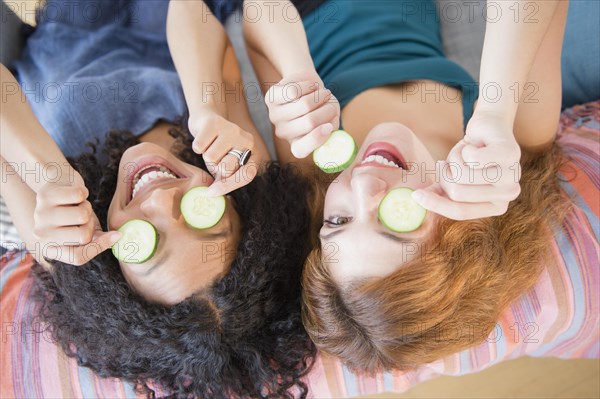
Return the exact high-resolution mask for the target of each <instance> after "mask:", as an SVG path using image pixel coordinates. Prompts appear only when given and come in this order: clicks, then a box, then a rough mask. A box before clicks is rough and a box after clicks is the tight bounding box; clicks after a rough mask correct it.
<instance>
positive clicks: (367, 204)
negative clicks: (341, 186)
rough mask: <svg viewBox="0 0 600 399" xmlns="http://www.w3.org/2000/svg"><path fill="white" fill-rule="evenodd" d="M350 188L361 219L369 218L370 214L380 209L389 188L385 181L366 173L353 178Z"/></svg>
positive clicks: (357, 215) (358, 216)
mask: <svg viewBox="0 0 600 399" xmlns="http://www.w3.org/2000/svg"><path fill="white" fill-rule="evenodd" d="M350 186H351V187H352V196H353V197H354V198H353V199H354V202H355V204H356V211H357V214H356V217H357V218H359V219H360V218H365V217H368V215H369V213H371V212H372V211H373V210H374V209H377V208H378V207H379V203H380V202H381V199H382V198H383V195H384V194H385V192H386V191H387V188H388V185H387V183H386V182H385V180H382V179H380V178H378V177H376V176H373V175H370V174H366V173H365V174H358V175H355V176H352V180H351V181H350Z"/></svg>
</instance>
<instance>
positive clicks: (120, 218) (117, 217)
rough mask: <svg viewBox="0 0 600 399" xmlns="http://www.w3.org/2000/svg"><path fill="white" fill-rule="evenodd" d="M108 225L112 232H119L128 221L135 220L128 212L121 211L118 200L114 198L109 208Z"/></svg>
mask: <svg viewBox="0 0 600 399" xmlns="http://www.w3.org/2000/svg"><path fill="white" fill-rule="evenodd" d="M107 219H108V220H107V223H108V228H109V229H110V230H117V229H118V228H119V227H121V226H122V225H123V224H124V223H125V222H127V221H128V220H131V219H134V217H133V216H132V215H129V213H128V212H127V211H123V210H121V209H119V206H118V204H117V201H116V199H115V198H114V197H113V200H112V202H111V203H110V206H109V208H108V213H107Z"/></svg>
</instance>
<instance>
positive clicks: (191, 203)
mask: <svg viewBox="0 0 600 399" xmlns="http://www.w3.org/2000/svg"><path fill="white" fill-rule="evenodd" d="M207 189H208V187H194V188H192V189H191V190H189V191H188V192H187V193H185V195H184V196H183V198H182V199H181V205H180V209H181V214H182V215H183V218H184V219H185V221H186V223H187V224H189V225H190V226H192V227H194V228H196V229H209V228H211V227H213V226H214V225H216V224H217V223H219V220H221V218H222V217H223V215H224V214H225V206H226V203H225V197H223V196H219V197H208V196H206V190H207Z"/></svg>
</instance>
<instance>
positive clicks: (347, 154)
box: [313, 130, 358, 173]
mask: <svg viewBox="0 0 600 399" xmlns="http://www.w3.org/2000/svg"><path fill="white" fill-rule="evenodd" d="M357 152H358V148H357V147H356V143H355V142H354V139H353V138H352V136H350V135H349V134H348V133H347V132H345V131H344V130H336V131H335V132H333V133H331V136H329V139H327V141H326V142H325V143H324V144H323V145H322V146H320V147H319V148H317V149H316V150H315V151H314V152H313V161H314V162H315V164H316V165H317V166H318V167H319V169H321V170H322V171H323V172H325V173H337V172H341V171H342V170H344V169H346V168H347V167H348V166H350V165H351V164H352V162H353V161H354V158H355V157H356V153H357Z"/></svg>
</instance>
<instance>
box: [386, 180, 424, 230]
mask: <svg viewBox="0 0 600 399" xmlns="http://www.w3.org/2000/svg"><path fill="white" fill-rule="evenodd" d="M413 191H414V190H413V189H411V188H408V187H400V188H395V189H393V190H391V191H390V192H389V193H387V194H386V196H385V197H383V200H381V203H380V204H379V211H378V215H379V220H380V221H381V223H383V225H384V226H385V227H387V228H388V229H390V230H392V231H395V232H398V233H408V232H410V231H415V230H416V229H418V228H419V227H420V226H421V224H423V221H424V220H425V215H427V210H426V209H425V208H423V207H422V206H421V205H419V204H418V203H417V202H416V201H415V200H413V199H412V193H413Z"/></svg>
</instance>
